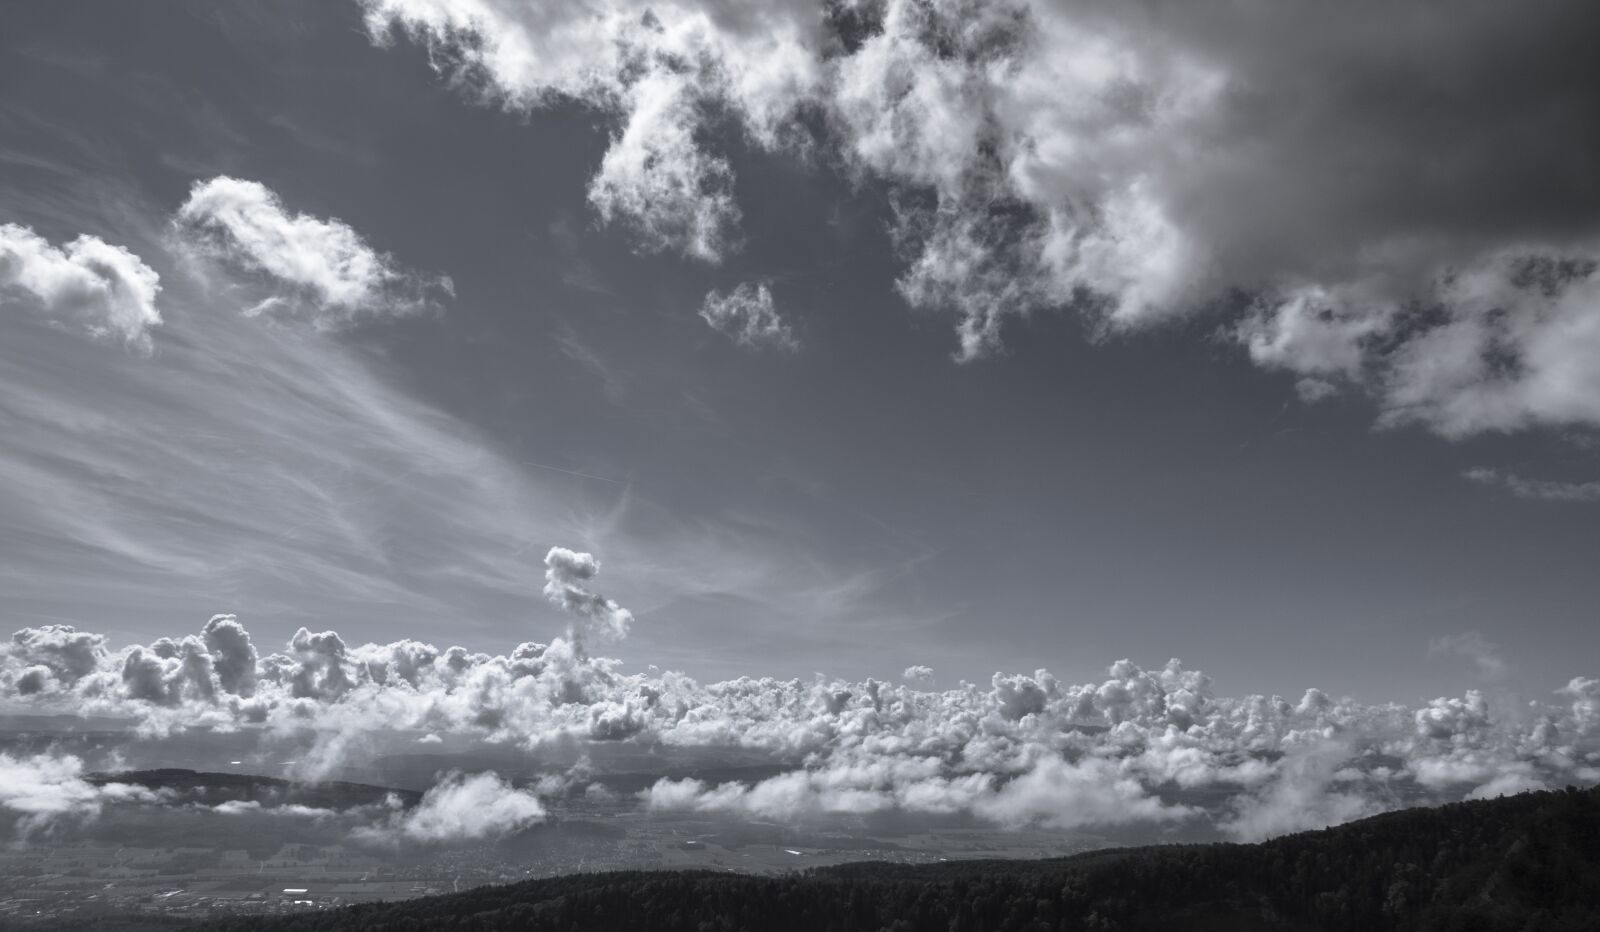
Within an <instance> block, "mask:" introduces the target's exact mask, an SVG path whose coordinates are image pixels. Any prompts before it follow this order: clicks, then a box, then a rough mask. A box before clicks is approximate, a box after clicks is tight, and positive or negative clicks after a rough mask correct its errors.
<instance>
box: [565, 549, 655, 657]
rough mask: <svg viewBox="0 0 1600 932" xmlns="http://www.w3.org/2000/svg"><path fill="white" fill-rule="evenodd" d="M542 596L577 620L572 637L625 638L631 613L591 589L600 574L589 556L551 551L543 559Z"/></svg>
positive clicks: (595, 562)
mask: <svg viewBox="0 0 1600 932" xmlns="http://www.w3.org/2000/svg"><path fill="white" fill-rule="evenodd" d="M544 566H545V571H544V595H545V598H547V599H549V600H550V601H551V602H553V603H555V604H556V605H559V606H561V607H562V608H563V609H565V610H566V611H568V612H570V613H572V614H573V615H574V616H576V617H577V618H578V619H579V622H580V623H579V625H578V626H576V627H574V628H573V629H572V630H573V635H574V637H575V638H581V637H582V636H583V635H586V634H592V635H595V636H598V637H600V638H602V639H607V640H616V641H620V640H622V639H623V638H625V637H627V636H628V627H629V626H630V625H632V624H633V613H632V612H630V611H628V610H627V609H625V608H623V607H622V606H620V605H618V604H617V603H615V602H613V601H611V600H610V599H608V598H606V597H605V596H603V595H600V594H599V593H598V592H595V591H594V590H593V589H591V588H589V583H590V581H592V580H593V579H594V578H595V576H597V575H599V573H600V561H599V560H596V559H595V558H594V555H593V554H588V553H576V552H574V551H571V550H568V549H567V548H565V547H551V548H550V552H549V553H547V554H545V557H544Z"/></svg>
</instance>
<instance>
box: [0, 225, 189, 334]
mask: <svg viewBox="0 0 1600 932" xmlns="http://www.w3.org/2000/svg"><path fill="white" fill-rule="evenodd" d="M160 293H161V276H159V275H157V274H156V272H155V270H154V269H152V268H150V267H149V266H148V265H146V264H145V263H144V260H142V259H140V258H139V257H138V256H136V255H134V254H133V253H131V252H129V251H128V250H127V249H125V248H123V247H121V246H113V245H111V244H110V243H107V242H106V241H105V240H102V239H100V238H99V237H97V236H79V237H78V238H76V239H74V240H72V241H71V242H68V243H65V244H63V245H61V246H52V245H51V244H50V243H49V242H48V241H46V240H45V238H44V237H42V236H40V235H38V234H37V233H35V232H33V231H32V230H30V229H28V228H27V227H23V226H18V225H16V224H12V223H7V224H0V306H3V307H9V308H19V309H21V310H23V311H26V312H29V313H31V314H34V315H36V316H38V317H41V318H43V319H44V320H46V321H47V322H49V323H50V324H51V325H52V326H56V327H60V328H61V329H63V330H67V331H71V332H74V333H81V334H84V335H87V336H89V337H92V338H94V339H99V340H108V341H116V342H121V343H123V344H125V345H127V346H129V347H132V348H134V349H136V350H139V351H142V352H149V351H150V349H151V340H150V330H151V328H153V327H157V326H159V325H160V324H161V312H160V311H159V310H158V309H157V308H156V296H157V295H159V294H160Z"/></svg>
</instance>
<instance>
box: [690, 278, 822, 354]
mask: <svg viewBox="0 0 1600 932" xmlns="http://www.w3.org/2000/svg"><path fill="white" fill-rule="evenodd" d="M700 318H701V319H702V320H704V321H705V322H706V323H708V324H710V325H711V327H712V329H714V330H717V331H718V332H720V333H723V334H726V335H727V336H728V338H729V339H731V340H733V341H734V342H735V343H738V344H739V345H740V346H748V347H750V348H752V349H775V350H787V351H791V352H792V351H794V350H797V349H799V348H800V341H799V340H798V339H797V338H796V337H795V335H794V331H793V330H792V329H790V327H789V324H788V322H787V321H785V320H784V319H783V317H782V316H781V315H779V314H778V310H777V308H775V307H773V305H772V292H771V290H769V289H768V288H767V286H766V285H764V284H755V285H752V284H750V283H749V282H744V283H741V284H740V285H739V286H738V287H736V288H734V289H733V290H732V291H730V292H728V293H727V294H725V295H724V294H721V293H719V292H716V291H712V292H708V293H707V294H706V299H705V302H704V303H703V304H701V305H700Z"/></svg>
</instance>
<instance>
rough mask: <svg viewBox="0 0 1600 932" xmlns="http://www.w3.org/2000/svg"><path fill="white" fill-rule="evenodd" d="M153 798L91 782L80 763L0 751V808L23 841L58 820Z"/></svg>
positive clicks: (87, 816) (144, 792)
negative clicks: (15, 818) (13, 821)
mask: <svg viewBox="0 0 1600 932" xmlns="http://www.w3.org/2000/svg"><path fill="white" fill-rule="evenodd" d="M158 800H159V796H158V794H156V793H155V792H153V791H151V790H147V789H145V788H144V787H139V786H130V785H128V784H124V783H104V784H101V783H91V782H90V781H88V780H86V779H85V778H84V770H83V760H82V759H81V758H78V757H76V756H74V755H71V754H63V753H60V752H55V751H52V752H48V753H45V754H36V755H33V756H31V757H21V756H12V755H11V754H7V753H0V809H5V810H9V811H11V812H13V813H16V814H17V815H18V816H19V821H18V824H17V830H18V834H20V835H21V836H22V837H23V838H26V837H27V836H29V835H31V834H33V833H34V832H37V831H40V830H42V829H46V828H48V827H49V826H50V825H51V824H52V823H54V822H56V821H57V820H62V819H72V820H85V821H86V820H90V819H94V818H96V817H97V816H99V815H100V812H101V810H102V809H103V808H104V807H105V806H106V804H107V803H116V802H156V801H158Z"/></svg>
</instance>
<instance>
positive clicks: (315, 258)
mask: <svg viewBox="0 0 1600 932" xmlns="http://www.w3.org/2000/svg"><path fill="white" fill-rule="evenodd" d="M174 224H175V226H176V229H177V230H178V231H179V233H180V235H181V237H182V239H183V242H184V243H185V245H186V246H187V247H189V248H192V249H195V250H197V251H198V252H199V253H200V254H202V255H204V256H206V257H208V258H211V259H214V260H217V261H221V262H223V263H225V264H227V265H229V266H230V267H232V268H233V269H235V270H237V271H239V272H243V273H246V274H254V275H257V276H259V277H260V278H262V279H264V281H265V283H266V284H267V285H268V289H269V294H268V295H267V296H266V297H264V298H263V299H261V300H260V301H259V302H258V303H256V304H255V305H254V306H253V307H251V308H249V309H248V310H247V313H250V314H260V313H287V314H295V313H301V314H307V315H309V316H310V317H311V319H312V320H313V321H314V322H315V323H316V324H317V325H318V326H323V327H339V326H345V325H348V324H350V323H352V322H353V321H355V320H357V319H358V318H362V317H384V316H403V315H406V314H414V313H417V312H419V311H422V310H424V309H426V308H428V307H431V306H433V305H434V304H435V302H436V299H437V298H438V297H440V296H441V295H447V294H449V293H450V292H451V291H452V287H453V286H452V285H451V283H450V280H449V279H448V278H438V279H427V278H424V277H422V276H420V275H417V274H416V273H413V272H408V271H405V270H403V269H401V268H399V267H398V266H396V265H395V263H394V260H393V259H391V258H390V257H389V256H388V255H387V254H385V253H381V252H378V251H377V250H375V249H373V248H372V246H370V245H369V244H368V243H367V241H366V240H365V239H364V238H363V237H362V236H361V234H359V233H357V232H356V231H355V230H353V229H351V227H350V226H349V225H348V224H345V223H343V222H341V221H339V220H337V219H328V220H324V219H320V218H318V217H313V216H310V215H309V214H303V213H291V212H290V211H289V210H288V209H287V208H286V207H284V205H283V202H282V201H281V200H280V199H279V197H278V195H277V194H276V193H274V192H273V191H271V190H269V189H268V188H267V187H266V186H265V185H263V184H261V183H260V182H256V181H246V180H242V179H239V178H229V177H227V176H218V177H216V178H211V179H209V180H206V181H199V182H196V183H195V184H194V186H193V187H192V188H191V189H190V191H189V197H188V199H187V200H185V201H184V202H183V204H182V206H180V207H179V208H178V211H177V213H176V215H175V217H174Z"/></svg>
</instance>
